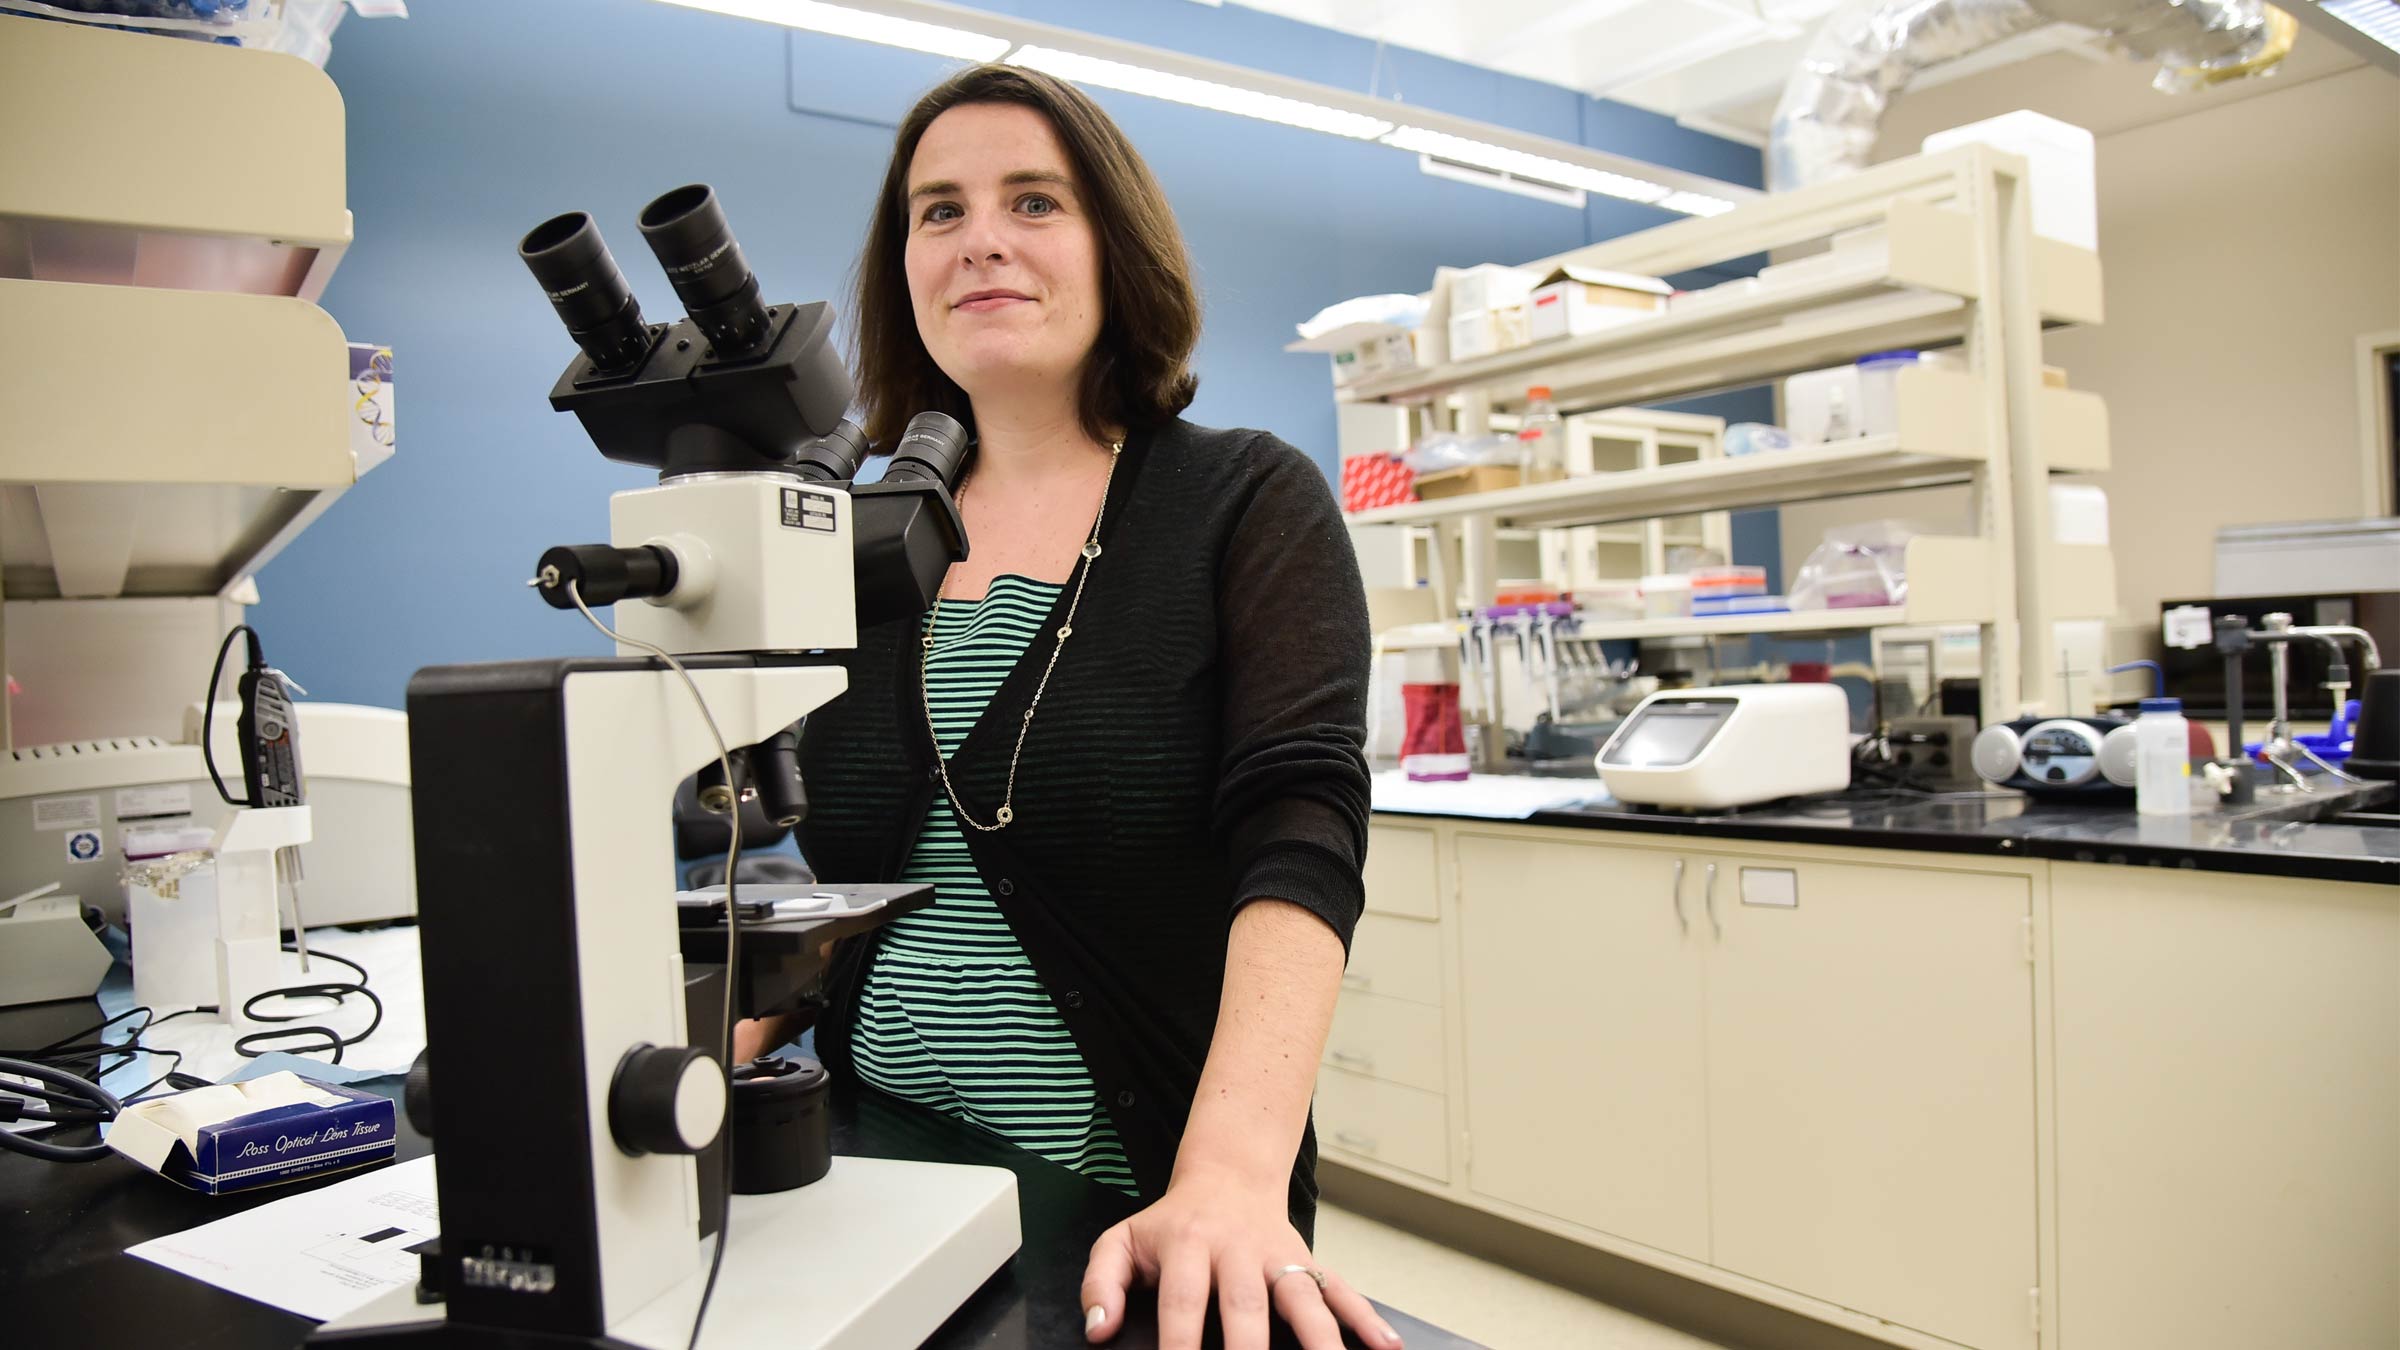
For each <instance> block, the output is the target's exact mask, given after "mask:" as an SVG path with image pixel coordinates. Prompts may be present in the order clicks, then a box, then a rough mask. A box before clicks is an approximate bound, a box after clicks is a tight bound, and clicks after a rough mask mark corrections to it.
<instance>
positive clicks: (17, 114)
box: [0, 17, 373, 744]
mask: <svg viewBox="0 0 2400 1350" xmlns="http://www.w3.org/2000/svg"><path fill="white" fill-rule="evenodd" d="M0 126H5V127H7V128H8V133H7V134H6V135H5V136H0V593H4V594H5V597H6V599H8V600H10V601H52V600H58V601H102V602H105V601H113V600H118V599H134V598H139V599H143V600H157V599H162V598H189V599H192V600H194V601H195V602H198V603H218V604H224V605H239V604H242V603H247V602H248V601H249V600H250V599H252V598H253V596H252V587H251V585H250V581H251V578H252V577H253V576H254V575H255V574H256V573H257V571H258V569H259V568H260V567H262V566H264V565H265V564H266V562H267V561H268V560H269V559H271V558H273V557H274V556H275V554H276V553H277V552H278V551H280V550H281V549H282V548H283V547H284V546H285V545H286V544H287V543H289V542H290V541H291V540H292V538H294V537H295V536H296V535H298V533H299V532H300V531H301V530H302V529H304V528H306V527H307V526H308V525H309V524H310V523H311V522H312V521H314V520H316V519H317V518H318V517H319V516H320V515H322V514H323V513H324V511H325V510H326V508H327V507H329V506H330V505H331V504H332V503H333V501H334V499H335V498H337V497H338V496H339V495H340V494H341V493H342V492H343V491H344V490H346V489H347V488H348V487H349V486H350V485H351V484H352V483H353V482H355V481H356V480H357V478H358V475H359V474H360V473H362V472H364V471H365V470H366V469H368V468H371V467H373V464H372V462H370V463H365V464H362V463H360V462H358V461H357V460H356V459H355V458H354V457H353V455H352V451H351V427H352V416H353V405H354V404H355V403H356V401H357V395H356V393H355V391H353V390H352V389H351V387H350V379H349V348H348V344H347V342H346V340H345V339H344V337H343V334H342V331H341V328H340V326H339V325H337V324H336V323H334V321H333V319H332V318H331V317H330V316H328V315H327V314H326V313H325V312H324V311H323V310H321V309H319V308H318V307H317V306H316V304H315V303H314V302H315V299H316V297H317V296H318V295H319V294H321V293H322V292H323V290H324V288H325V285H326V282H327V281H328V280H329V279H330V278H331V276H332V274H333V270H334V267H335V266H336V264H337V263H338V262H339V261H340V259H341V257H342V254H343V252H344V250H345V249H346V248H347V247H348V246H349V242H350V212H349V209H348V208H347V207H346V206H345V205H344V201H345V194H346V192H347V183H346V178H345V172H344V153H345V152H344V129H343V109H342V101H341V96H340V94H339V93H338V92H337V91H336V90H335V88H334V86H333V83H332V81H331V80H329V79H327V78H326V76H325V74H324V72H322V71H320V70H318V69H317V68H316V67H314V66H312V65H310V64H309V63H308V62H306V61H303V60H301V59H299V58H297V57H292V56H288V55H283V54H279V53H272V52H261V51H249V50H243V49H239V48H232V47H223V46H217V45H214V44H208V43H198V42H179V41H171V40H167V39H162V38H156V37H149V36H144V35H139V34H132V33H120V32H112V31H107V30H103V29H98V28H91V27H86V26H83V25H78V24H70V23H53V22H45V21H40V20H34V19H26V18H17V17H6V18H0ZM92 618H93V623H92V627H93V629H94V630H95V631H97V630H98V629H100V628H106V627H112V626H113V627H117V628H122V626H123V625H122V624H121V623H118V622H116V621H114V620H112V619H110V618H108V617H107V616H105V615H103V614H100V613H98V612H96V611H95V613H94V614H93V616H92ZM44 631H45V632H55V631H57V630H56V629H55V627H53V626H46V627H45V629H44ZM4 638H5V632H4V631H0V639H4ZM98 641H99V640H98V639H95V642H98ZM112 641H114V639H112ZM5 655H6V652H5V647H4V646H0V658H4V657H5ZM45 655H55V653H49V654H45ZM182 655H183V654H182V653H181V652H180V651H176V652H173V653H160V654H159V658H160V660H161V663H162V664H166V663H170V662H174V663H180V662H181V661H182ZM205 663H206V656H205V654H202V656H201V657H200V658H198V660H196V661H195V662H192V663H191V665H190V668H189V669H184V668H181V667H180V666H179V667H178V668H177V669H176V670H175V671H174V674H175V675H176V677H177V681H176V683H177V685H178V687H180V686H181V685H185V684H189V683H190V679H189V678H187V677H188V676H189V674H190V671H191V670H199V669H204V668H205ZM50 664H51V665H52V666H53V667H54V666H55V662H51V663H50ZM162 678H163V677H162ZM183 697H184V698H185V699H186V700H188V692H187V693H186V694H185V695H184V696H183ZM14 739H15V737H14V729H13V728H12V727H9V726H7V725H0V740H4V741H6V742H7V743H10V744H13V743H14Z"/></svg>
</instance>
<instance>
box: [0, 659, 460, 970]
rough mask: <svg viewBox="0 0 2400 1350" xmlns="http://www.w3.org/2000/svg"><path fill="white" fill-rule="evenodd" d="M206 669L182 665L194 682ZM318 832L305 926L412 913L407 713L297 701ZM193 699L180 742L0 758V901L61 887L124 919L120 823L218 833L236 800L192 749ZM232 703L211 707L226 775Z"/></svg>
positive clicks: (99, 745)
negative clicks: (226, 798)
mask: <svg viewBox="0 0 2400 1350" xmlns="http://www.w3.org/2000/svg"><path fill="white" fill-rule="evenodd" d="M206 676H207V672H206V671H205V670H197V671H193V672H192V677H193V681H194V688H195V690H197V688H198V687H199V685H200V684H201V683H202V682H204V681H205V679H206ZM293 712H294V714H295V715H296V716H297V718H298V721H299V730H300V739H301V741H302V742H303V743H305V744H306V745H307V747H308V763H307V770H308V800H309V807H310V811H311V814H312V815H313V816H314V818H315V835H314V838H313V840H312V842H311V843H310V844H309V846H308V848H307V851H306V857H307V868H308V910H307V914H306V916H305V917H306V920H307V922H308V923H309V924H310V925H311V926H322V925H327V924H359V923H374V922H379V921H382V920H388V919H405V918H409V917H412V916H413V915H415V913H416V912H417V873H416V856H415V853H414V851H413V850H412V848H411V837H410V827H409V775H408V718H407V716H406V715H405V714H403V713H401V712H400V711H398V710H397V709H393V708H373V707H366V706H362V705H358V704H347V703H318V702H313V701H305V700H304V701H301V702H298V703H295V704H294V705H293ZM200 713H201V709H200V706H199V705H198V704H197V703H195V704H193V705H192V707H191V708H190V709H189V710H187V711H186V713H185V716H184V723H185V730H184V735H183V737H182V738H181V739H180V740H173V741H171V740H167V739H165V738H163V737H158V736H112V737H106V738H101V739H94V740H86V741H76V742H70V743H68V744H64V745H40V746H27V747H22V748H20V749H17V750H14V751H11V752H9V753H7V754H5V755H0V899H5V898H6V897H8V896H11V895H21V894H23V893H24V892H26V891H30V890H32V889H34V888H36V887H38V886H45V885H48V884H49V883H51V882H57V883H59V885H60V887H61V888H62V890H63V891H65V892H67V893H70V894H75V895H79V896H81V897H82V898H83V901H84V903H86V904H91V905H97V906H99V908H100V911H101V913H102V914H104V915H106V916H107V918H108V920H109V921H110V922H111V923H123V922H125V919H126V908H125V904H126V902H125V889H124V886H123V883H122V882H121V881H120V880H119V878H118V873H119V871H120V870H121V869H122V867H123V865H124V862H125V848H124V845H125V841H126V835H127V834H128V833H129V832H134V833H138V832H141V831H149V830H170V829H197V830H201V831H207V832H214V831H215V830H216V829H217V828H218V827H219V826H220V825H221V824H222V823H223V821H224V818H225V816H226V815H227V814H228V813H229V812H230V811H231V810H232V809H233V808H231V807H228V806H227V805H225V803H224V802H223V801H222V800H220V799H219V798H218V796H217V790H216V788H215V787H214V786H213V785H212V784H211V783H210V782H209V778H208V769H207V766H206V765H205V764H204V763H203V762H202V760H201V756H200V727H201V717H200ZM234 713H235V709H234V705H232V704H230V703H225V704H220V705H219V707H218V711H217V717H216V719H215V720H216V726H215V732H216V756H217V767H218V768H219V769H220V770H221V771H223V772H226V773H228V774H233V775H235V778H234V779H233V780H232V781H233V782H234V784H235V787H236V790H237V791H238V789H239V773H240V768H239V766H240V764H241V759H240V756H239V754H238V752H237V751H236V749H235V744H234V731H233V724H234Z"/></svg>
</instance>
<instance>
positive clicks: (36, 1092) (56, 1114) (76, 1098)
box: [0, 1059, 124, 1163]
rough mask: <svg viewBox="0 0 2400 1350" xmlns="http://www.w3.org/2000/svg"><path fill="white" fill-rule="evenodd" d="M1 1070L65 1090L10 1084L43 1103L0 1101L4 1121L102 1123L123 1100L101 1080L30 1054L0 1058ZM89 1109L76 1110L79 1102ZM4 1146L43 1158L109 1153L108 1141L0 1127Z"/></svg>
mask: <svg viewBox="0 0 2400 1350" xmlns="http://www.w3.org/2000/svg"><path fill="white" fill-rule="evenodd" d="M0 1074H7V1075H9V1076H11V1077H14V1078H29V1079H32V1080H33V1081H34V1082H36V1083H44V1084H48V1085H49V1086H50V1087H54V1088H58V1089H60V1091H59V1092H57V1093H52V1092H46V1091H43V1090H42V1089H40V1088H32V1089H27V1088H23V1087H13V1086H12V1087H10V1088H8V1089H7V1090H8V1091H10V1092H13V1093H17V1094H19V1095H21V1096H23V1097H26V1098H29V1099H31V1100H33V1101H35V1102H38V1103H40V1105H35V1106H29V1105H26V1104H25V1103H24V1102H18V1101H0V1121H17V1120H42V1121H49V1122H51V1123H53V1124H58V1125H97V1124H100V1123H101V1122H103V1121H109V1120H114V1119H116V1118H117V1112H118V1111H119V1110H122V1109H123V1106H124V1104H123V1103H122V1102H119V1101H118V1100H117V1099H116V1098H115V1097H113V1096H111V1095H110V1094H109V1091H108V1089H106V1088H104V1087H102V1086H100V1085H99V1084H98V1083H95V1082H93V1081H91V1080H90V1079H88V1078H84V1077H82V1076H81V1075H78V1074H72V1073H69V1072H67V1071H66V1070H64V1069H57V1068H52V1067H51V1066H50V1065H47V1064H37V1063H35V1062H34V1061H32V1060H29V1059H0ZM79 1105H80V1106H82V1107H88V1108H89V1109H75V1108H76V1107H77V1106H79ZM0 1149H6V1150H7V1151H8V1152H10V1153H21V1154H24V1155H25V1156H27V1157H29V1158H40V1159H42V1160H43V1161H44V1162H64V1163H79V1162H98V1161H99V1160H100V1159H102V1158H105V1157H107V1156H108V1154H109V1147H108V1145H107V1144H106V1143H105V1142H103V1143H96V1144H53V1143H51V1142H50V1141H48V1140H46V1139H28V1138H26V1137H25V1136H24V1135H21V1134H18V1133H16V1132H15V1131H13V1130H0Z"/></svg>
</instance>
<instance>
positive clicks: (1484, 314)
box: [1450, 309, 1500, 361]
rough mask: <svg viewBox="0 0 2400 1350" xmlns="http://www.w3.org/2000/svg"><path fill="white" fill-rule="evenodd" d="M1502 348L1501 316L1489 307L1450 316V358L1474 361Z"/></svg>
mask: <svg viewBox="0 0 2400 1350" xmlns="http://www.w3.org/2000/svg"><path fill="white" fill-rule="evenodd" d="M1498 350H1500V316H1499V315H1497V314H1494V313H1493V312H1491V311H1490V310H1488V309H1485V310H1477V311H1476V312H1475V313H1473V314H1453V315H1451V316H1450V359H1451V360H1452V361H1472V360H1474V359H1475V358H1476V357H1478V356H1490V355H1491V354H1492V353H1494V352H1496V351H1498Z"/></svg>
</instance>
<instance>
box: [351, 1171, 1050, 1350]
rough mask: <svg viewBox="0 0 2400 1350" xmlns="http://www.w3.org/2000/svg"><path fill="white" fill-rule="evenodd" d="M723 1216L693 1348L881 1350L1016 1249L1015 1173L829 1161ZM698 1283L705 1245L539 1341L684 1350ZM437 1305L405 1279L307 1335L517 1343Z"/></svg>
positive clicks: (747, 1198) (936, 1318)
mask: <svg viewBox="0 0 2400 1350" xmlns="http://www.w3.org/2000/svg"><path fill="white" fill-rule="evenodd" d="M731 1225H732V1245H731V1246H729V1247H727V1248H726V1249H725V1268H724V1270H723V1272H722V1273H720V1274H719V1275H718V1277H717V1292H716V1294H715V1296H714V1297H713V1298H711V1299H710V1300H709V1307H708V1322H707V1324H706V1325H705V1326H704V1327H703V1328H702V1329H701V1334H700V1344H701V1345H702V1346H703V1347H721V1348H722V1350H733V1347H740V1346H759V1345H773V1346H777V1347H785V1348H788V1350H890V1347H895V1346H912V1345H919V1344H922V1343H923V1342H924V1340H925V1338H926V1337H928V1336H930V1335H932V1334H933V1332H934V1331H935V1329H936V1328H938V1327H940V1326H941V1324H942V1322H943V1321H944V1320H945V1319H947V1318H948V1317H949V1316H950V1314H951V1313H953V1312H955V1311H957V1309H958V1307H959V1305H960V1304H962V1303H965V1302H966V1301H967V1299H968V1297H969V1296H971V1295H972V1294H974V1292H975V1291H976V1290H977V1289H978V1288H980V1287H981V1286H982V1284H983V1282H984V1281H985V1280H986V1279H989V1278H990V1277H991V1274H992V1272H993V1271H996V1270H998V1269H999V1268H1000V1267H1001V1266H1003V1265H1005V1264H1007V1262H1008V1259H1009V1258H1010V1257H1011V1256H1014V1255H1015V1254H1016V1251H1017V1245H1018V1242H1019V1240H1020V1235H1019V1230H1018V1226H1017V1179H1016V1176H1015V1174H1013V1173H1011V1172H1009V1171H1007V1170H1006V1169H1004V1168H997V1167H960V1166H954V1165H951V1164H948V1163H921V1162H893V1161H890V1160H887V1159H882V1158H845V1157H837V1158H835V1159H834V1160H833V1170H832V1171H831V1172H828V1173H826V1174H825V1177H824V1179H823V1180H821V1181H818V1182H816V1183H814V1184H812V1185H808V1186H803V1187H801V1188H800V1189H798V1190H796V1191H784V1192H782V1193H780V1194H776V1195H737V1196H735V1197H733V1214H732V1219H731ZM707 1281H708V1262H707V1259H706V1256H705V1254H704V1255H703V1257H702V1259H701V1261H700V1266H699V1269H698V1270H697V1271H695V1272H694V1273H693V1275H692V1276H691V1277H690V1278H689V1279H687V1280H685V1281H684V1282H683V1283H681V1284H679V1285H677V1286H675V1287H674V1288H673V1289H671V1290H669V1291H667V1292H666V1293H665V1294H663V1295H661V1296H659V1297H658V1298H657V1299H656V1300H654V1301H653V1302H651V1303H650V1305H649V1306H647V1307H645V1308H642V1309H639V1310H638V1311H636V1312H635V1313H634V1314H633V1315H632V1316H630V1317H628V1318H626V1319H625V1320H624V1321H622V1322H620V1323H619V1324H618V1325H617V1326H615V1327H613V1328H611V1329H610V1331H609V1333H608V1335H607V1336H606V1337H605V1338H602V1337H593V1338H590V1339H588V1340H580V1341H564V1340H554V1339H543V1340H541V1341H539V1342H538V1343H539V1344H542V1345H550V1344H557V1345H559V1346H561V1347H562V1348H563V1347H565V1346H567V1345H570V1344H574V1345H587V1346H594V1347H602V1346H604V1347H610V1348H611V1350H617V1348H619V1347H640V1350H683V1347H684V1344H685V1342H686V1341H687V1340H688V1339H689V1337H690V1336H691V1331H692V1314H693V1312H694V1311H695V1310H696V1309H697V1308H698V1307H699V1306H700V1291H701V1288H702V1286H703V1285H705V1284H706V1283H707ZM441 1314H442V1305H440V1304H438V1303H437V1304H431V1305H424V1306H420V1305H419V1304H418V1303H417V1302H416V1291H415V1290H414V1289H413V1288H404V1289H395V1290H393V1291H391V1292H390V1293H388V1294H385V1295H384V1296H383V1297H381V1298H379V1299H377V1300H376V1301H375V1302H373V1303H370V1304H368V1305H367V1306H366V1307H364V1308H361V1309H359V1310H358V1311H357V1312H354V1313H351V1314H349V1315H348V1316H345V1317H340V1318H336V1319H335V1320H333V1321H331V1322H327V1323H326V1324H325V1325H324V1326H322V1327H320V1328H318V1329H317V1332H316V1334H315V1335H313V1336H311V1337H310V1338H309V1341H308V1343H309V1344H310V1345H320V1344H322V1345H342V1346H358V1347H400V1346H409V1347H430V1346H485V1345H489V1346H499V1345H502V1344H514V1343H516V1342H512V1341H509V1340H508V1339H507V1338H506V1337H505V1336H504V1335H503V1334H501V1333H498V1332H495V1331H493V1330H488V1329H484V1328H468V1327H464V1326H459V1327H452V1326H449V1325H447V1324H446V1323H445V1322H444V1321H443V1320H442V1315H441ZM526 1343H528V1344H530V1343H533V1342H526Z"/></svg>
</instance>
